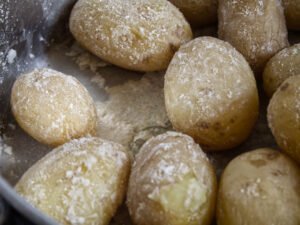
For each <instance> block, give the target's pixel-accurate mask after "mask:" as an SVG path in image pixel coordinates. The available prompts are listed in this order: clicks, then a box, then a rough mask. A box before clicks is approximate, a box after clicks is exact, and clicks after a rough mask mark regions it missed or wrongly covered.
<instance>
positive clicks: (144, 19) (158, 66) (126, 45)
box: [69, 0, 192, 71]
mask: <svg viewBox="0 0 300 225" xmlns="http://www.w3.org/2000/svg"><path fill="white" fill-rule="evenodd" d="M69 26H70V30H71V33H72V34H73V36H74V37H75V39H76V40H77V41H78V42H79V43H80V44H81V45H83V46H84V47H85V48H87V49H88V50H89V51H91V52H92V53H93V54H95V55H97V56H98V57H100V58H102V59H104V60H106V61H108V62H110V63H112V64H115V65H117V66H120V67H123V68H125V69H130V70H136V71H157V70H163V69H166V68H167V66H168V64H169V62H170V60H171V58H172V56H173V55H174V52H176V50H177V49H178V48H179V46H180V45H181V44H183V43H185V42H187V41H189V40H190V39H191V38H192V31H191V28H190V25H189V24H188V23H187V21H186V20H185V18H184V16H183V15H182V13H181V12H180V11H179V10H178V9H177V8H176V7H175V6H174V5H172V4H171V3H170V2H168V1H167V0H130V1H129V0H102V1H99V0H79V1H78V2H77V3H76V4H75V6H74V8H73V10H72V13H71V17H70V23H69Z"/></svg>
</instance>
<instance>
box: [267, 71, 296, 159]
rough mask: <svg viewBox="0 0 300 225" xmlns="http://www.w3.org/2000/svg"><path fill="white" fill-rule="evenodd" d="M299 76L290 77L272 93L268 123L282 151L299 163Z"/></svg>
mask: <svg viewBox="0 0 300 225" xmlns="http://www.w3.org/2000/svg"><path fill="white" fill-rule="evenodd" d="M299 87H300V76H292V77H290V78H288V79H287V80H286V81H285V82H283V83H282V84H281V85H280V87H279V88H278V89H277V91H276V92H275V93H274V95H273V97H272V99H271V101H270V104H269V107H268V123H269V127H270V128H271V131H272V133H273V135H274V137H275V139H276V142H277V144H278V145H279V146H280V148H281V149H282V150H284V151H285V152H286V153H287V154H289V155H290V156H291V157H293V158H294V159H295V160H297V161H298V162H300V141H299V137H300V129H299V128H300V88H299Z"/></svg>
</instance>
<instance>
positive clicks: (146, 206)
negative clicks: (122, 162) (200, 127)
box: [127, 132, 216, 225]
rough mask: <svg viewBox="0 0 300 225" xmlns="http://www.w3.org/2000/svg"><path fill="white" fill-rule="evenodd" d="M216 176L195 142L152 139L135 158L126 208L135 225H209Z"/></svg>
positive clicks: (179, 137)
mask: <svg viewBox="0 0 300 225" xmlns="http://www.w3.org/2000/svg"><path fill="white" fill-rule="evenodd" d="M215 197H216V175H215V172H214V169H213V167H212V165H211V164H210V162H209V160H208V158H207V157H206V155H205V154H204V152H202V150H201V148H200V147H199V146H198V145H197V144H195V142H194V141H193V139H192V138H190V137H189V136H187V135H183V134H180V133H176V132H167V133H165V134H161V135H159V136H156V137H154V138H151V139H149V140H148V141H147V142H146V143H145V144H144V145H143V147H142V148H141V150H140V152H139V153H138V154H137V156H136V158H135V163H134V165H133V169H132V173H131V175H130V179H129V187H128V193H127V206H128V209H129V213H130V215H131V218H132V220H133V222H134V224H136V225H166V224H168V225H183V224H189V225H200V224H201V225H209V224H210V223H211V220H212V217H213V214H214V207H215Z"/></svg>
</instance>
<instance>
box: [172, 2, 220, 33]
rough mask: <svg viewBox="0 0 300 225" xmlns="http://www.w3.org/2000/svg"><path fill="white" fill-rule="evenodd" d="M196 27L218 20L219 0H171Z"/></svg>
mask: <svg viewBox="0 0 300 225" xmlns="http://www.w3.org/2000/svg"><path fill="white" fill-rule="evenodd" d="M169 1H170V2H172V3H173V4H174V5H175V6H177V7H178V8H179V9H180V11H181V12H182V13H183V15H184V16H185V18H187V20H188V21H189V22H190V23H191V24H192V25H193V26H195V27H199V26H206V25H210V24H214V23H216V22H217V0H169Z"/></svg>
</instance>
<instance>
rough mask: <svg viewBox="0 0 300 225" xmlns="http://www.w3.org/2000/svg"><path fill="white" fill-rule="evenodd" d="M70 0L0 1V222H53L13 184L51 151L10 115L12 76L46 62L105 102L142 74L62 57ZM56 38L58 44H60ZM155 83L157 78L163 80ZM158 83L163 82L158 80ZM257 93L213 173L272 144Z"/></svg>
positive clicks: (122, 217)
mask: <svg viewBox="0 0 300 225" xmlns="http://www.w3.org/2000/svg"><path fill="white" fill-rule="evenodd" d="M74 2H75V0H36V1H32V0H4V1H1V2H0V137H1V138H2V139H0V148H1V147H6V148H7V147H9V150H6V152H5V151H2V152H1V151H0V152H1V153H0V174H1V176H0V196H1V198H0V225H2V224H45V225H54V224H56V223H55V221H53V220H52V219H50V218H48V217H47V216H45V215H44V214H42V213H40V212H39V211H38V210H37V209H35V208H33V207H32V206H30V205H29V204H28V203H26V202H25V201H24V200H23V199H22V198H21V197H20V196H19V195H18V194H17V193H16V192H15V191H14V189H13V186H14V184H15V183H16V182H17V181H18V179H19V178H20V177H21V176H22V174H23V173H24V172H25V171H26V170H27V169H28V168H29V167H30V166H31V165H32V164H34V163H35V162H36V161H37V160H38V159H40V158H41V157H43V156H44V155H45V154H46V153H47V152H49V151H50V150H51V149H50V148H49V147H47V146H44V145H41V144H40V143H38V142H36V141H35V140H33V139H32V138H31V137H29V136H28V135H27V134H26V133H24V132H23V131H22V130H21V129H20V128H19V127H18V126H17V124H16V122H15V121H14V119H13V116H12V115H11V112H10V105H9V99H10V90H11V87H12V84H13V82H14V80H15V79H16V77H17V76H19V75H20V74H21V73H23V72H26V71H30V70H32V69H33V68H36V67H42V66H48V67H51V68H53V69H56V70H59V71H61V72H64V73H66V74H72V75H74V76H76V77H77V78H78V79H79V80H80V81H81V82H82V83H83V84H84V85H85V86H86V87H87V89H88V90H89V91H90V93H91V94H92V97H93V98H94V100H95V101H97V102H105V101H107V99H108V98H109V94H111V93H112V92H110V91H109V89H108V88H107V87H116V85H118V87H120V85H122V84H124V83H126V82H128V80H133V81H137V82H138V81H139V80H141V79H142V78H143V77H145V76H144V75H143V74H140V73H134V72H130V71H126V70H122V69H120V68H117V67H114V66H107V67H103V68H101V67H100V68H97V71H92V70H84V71H82V70H81V69H80V68H79V66H78V64H76V63H75V62H74V60H72V58H70V57H68V56H66V53H67V52H68V51H69V49H68V47H70V46H71V45H70V43H73V40H72V39H70V34H69V33H68V30H67V20H68V15H69V12H70V9H71V7H72V5H73V4H74ZM215 30H216V29H215V28H213V29H202V30H201V31H200V32H197V35H215ZM299 37H300V34H297V33H290V41H291V43H295V42H297V40H300V38H299ZM66 40H68V41H67V42H66ZM57 43H58V44H57ZM60 43H64V44H63V45H60ZM66 43H67V44H66ZM57 46H60V47H57ZM61 46H64V47H61ZM95 73H98V74H99V73H100V74H101V75H102V77H104V78H105V81H106V84H107V87H106V88H105V87H100V86H99V85H98V86H97V85H95V83H94V82H93V81H92V80H93V79H92V78H93V77H94V76H95ZM161 74H162V75H158V76H163V72H162V73H161ZM146 76H147V75H146ZM160 82H163V79H161V81H160ZM158 85H160V87H163V83H159V84H158ZM260 89H261V87H260ZM260 96H261V103H260V104H261V111H260V116H259V120H258V122H257V125H256V127H255V129H254V132H253V134H252V135H251V137H250V138H249V139H248V140H247V142H246V143H244V144H242V145H241V146H239V147H238V148H236V149H233V150H231V151H229V152H226V153H210V154H209V157H210V158H211V159H212V162H213V163H214V165H215V167H216V168H217V172H218V174H220V173H221V171H222V170H223V168H224V167H225V166H226V164H227V163H228V162H229V161H230V160H231V159H232V158H233V157H235V156H236V155H238V154H240V153H242V152H245V151H249V150H252V149H255V148H259V147H274V148H276V144H275V142H274V139H273V137H272V135H271V133H270V131H269V128H268V126H267V123H266V106H267V104H268V99H267V98H266V97H265V96H264V93H263V91H261V90H260ZM129 107H130V106H129ZM157 126H158V125H156V124H153V126H149V124H148V127H151V131H155V129H157ZM159 128H160V129H159V130H160V132H163V131H164V130H167V129H170V127H168V126H167V125H166V127H164V126H160V127H159ZM144 131H145V129H143V130H141V132H144ZM154 133H155V132H154ZM3 139H4V140H3ZM139 141H140V140H139V139H138V140H137V139H135V138H133V142H132V143H131V145H130V146H131V147H134V146H136V145H138V146H139V145H141V143H140V142H139ZM142 141H144V140H142ZM1 145H2V146H1ZM10 147H11V149H10ZM11 150H12V152H11ZM20 215H22V216H23V217H20ZM24 217H26V218H27V219H26V218H24ZM111 224H115V225H117V224H118V225H121V224H131V222H130V219H129V216H128V213H127V211H126V207H124V206H123V207H121V209H120V210H119V212H118V214H117V216H116V217H115V218H114V219H113V221H112V223H111Z"/></svg>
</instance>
